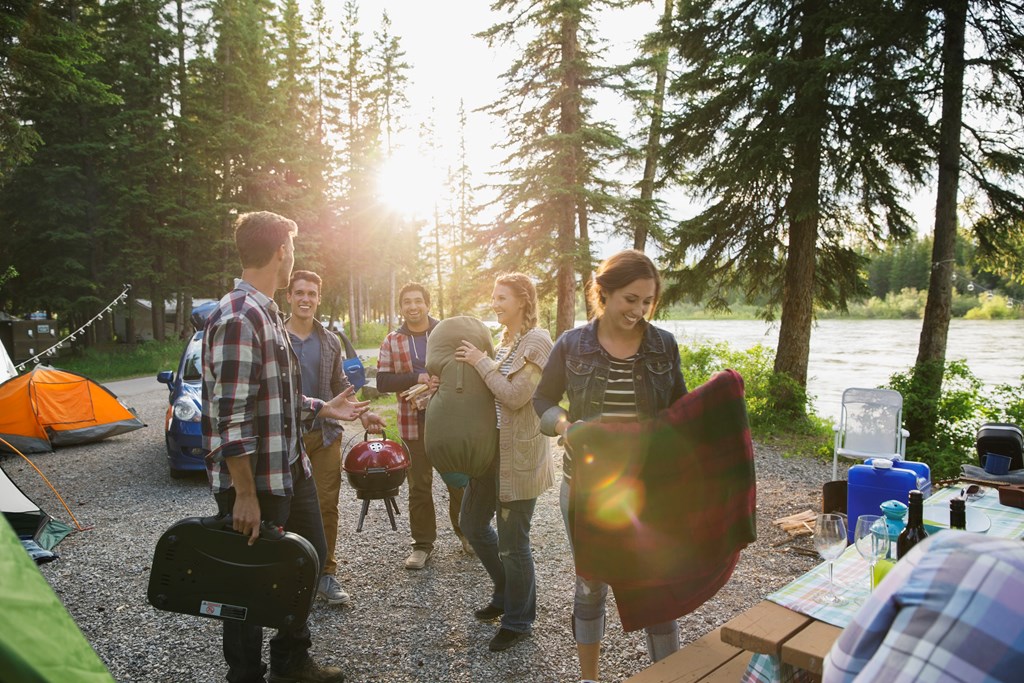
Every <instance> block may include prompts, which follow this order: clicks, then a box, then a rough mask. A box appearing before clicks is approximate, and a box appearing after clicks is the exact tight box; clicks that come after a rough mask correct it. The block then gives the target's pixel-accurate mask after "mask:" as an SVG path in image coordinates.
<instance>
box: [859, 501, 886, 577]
mask: <svg viewBox="0 0 1024 683" xmlns="http://www.w3.org/2000/svg"><path fill="white" fill-rule="evenodd" d="M853 542H854V544H855V545H856V546H857V552H858V553H860V556H861V557H863V558H864V559H865V560H867V561H868V586H869V587H870V588H871V590H874V589H875V563H877V562H878V560H880V559H881V558H883V557H885V554H886V552H888V550H889V531H888V529H887V527H886V525H885V518H884V517H881V516H879V515H861V516H860V517H858V518H857V527H856V529H855V530H854V532H853Z"/></svg>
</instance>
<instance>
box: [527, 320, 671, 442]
mask: <svg viewBox="0 0 1024 683" xmlns="http://www.w3.org/2000/svg"><path fill="white" fill-rule="evenodd" d="M598 322H599V319H598V320H592V321H590V322H589V323H587V324H586V325H583V326H582V327H577V328H574V329H572V330H569V331H568V332H566V333H565V334H563V335H562V336H561V337H559V338H558V341H557V342H555V346H554V348H553V349H552V350H551V356H550V357H549V358H548V362H547V365H546V366H544V374H543V376H542V377H541V380H540V384H539V385H537V390H536V392H534V395H533V408H534V410H536V411H537V415H539V416H540V418H541V423H540V428H541V431H542V432H543V433H544V434H547V435H548V436H555V435H556V432H555V425H556V424H557V423H558V422H559V421H560V420H563V419H568V420H569V422H576V421H577V420H590V419H593V418H595V417H597V416H599V415H601V413H602V412H603V409H604V394H605V388H606V385H607V383H608V369H609V367H610V360H609V356H608V352H607V351H605V350H604V348H602V347H601V344H600V343H598V341H597V325H598ZM644 325H645V327H644V338H643V340H642V341H641V342H640V349H639V350H638V351H637V360H636V363H635V364H634V374H633V382H634V388H635V390H636V404H637V413H638V414H639V416H640V419H647V418H651V417H654V416H655V415H657V414H658V412H660V411H661V410H664V409H665V408H668V407H669V406H670V405H671V404H672V403H673V402H674V401H675V400H676V399H678V398H679V397H680V396H682V395H683V394H685V393H686V382H685V381H683V373H682V370H681V369H680V360H679V345H678V344H677V343H676V340H675V337H673V336H672V334H671V333H670V332H667V331H665V330H662V329H660V328H657V327H655V326H654V325H651V324H650V323H647V322H645V323H644ZM563 395H568V398H569V410H568V411H566V410H565V409H564V408H562V407H561V406H560V405H558V403H559V401H561V400H562V396H563Z"/></svg>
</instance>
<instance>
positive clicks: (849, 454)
mask: <svg viewBox="0 0 1024 683" xmlns="http://www.w3.org/2000/svg"><path fill="white" fill-rule="evenodd" d="M832 431H833V432H834V433H835V444H834V449H833V454H832V480H833V481H835V479H836V476H837V474H838V470H839V456H843V457H844V458H854V459H858V460H867V459H868V458H885V459H886V460H902V459H903V457H904V455H905V454H906V449H907V439H908V438H910V432H908V431H907V430H906V429H903V396H901V395H900V392H898V391H893V390H892V389H856V388H854V389H847V390H846V391H844V392H843V406H842V410H841V412H840V414H839V424H837V425H835V426H834V427H833V428H832Z"/></svg>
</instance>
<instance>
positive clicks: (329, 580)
mask: <svg viewBox="0 0 1024 683" xmlns="http://www.w3.org/2000/svg"><path fill="white" fill-rule="evenodd" d="M316 592H317V594H318V595H319V596H320V597H321V598H323V599H324V600H326V601H327V604H328V605H344V604H345V603H347V602H348V601H349V600H351V599H352V597H351V596H350V595H349V594H348V593H346V592H345V590H344V589H343V588H342V587H341V584H340V583H338V579H336V578H335V577H334V575H333V574H324V575H323V576H322V577H320V585H319V586H317V589H316Z"/></svg>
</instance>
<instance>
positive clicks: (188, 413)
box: [174, 398, 201, 422]
mask: <svg viewBox="0 0 1024 683" xmlns="http://www.w3.org/2000/svg"><path fill="white" fill-rule="evenodd" d="M174 417H176V418H178V419H179V420H181V421H182V422H199V418H200V417H201V413H200V412H199V410H198V409H197V408H196V404H195V403H193V402H192V399H190V398H179V399H178V400H177V401H175V402H174Z"/></svg>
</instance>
